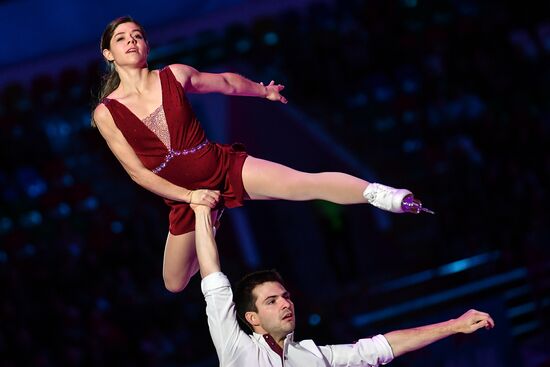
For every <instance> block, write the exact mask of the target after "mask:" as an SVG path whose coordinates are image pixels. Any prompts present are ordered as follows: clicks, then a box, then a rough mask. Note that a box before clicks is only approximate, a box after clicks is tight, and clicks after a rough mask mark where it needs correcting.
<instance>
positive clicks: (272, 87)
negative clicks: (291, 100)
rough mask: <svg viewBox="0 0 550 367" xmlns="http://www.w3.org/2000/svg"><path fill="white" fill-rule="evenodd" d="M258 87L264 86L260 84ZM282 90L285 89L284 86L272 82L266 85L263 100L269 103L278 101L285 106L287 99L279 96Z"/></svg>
mask: <svg viewBox="0 0 550 367" xmlns="http://www.w3.org/2000/svg"><path fill="white" fill-rule="evenodd" d="M260 85H264V83H262V82H260ZM283 89H285V86H284V85H282V84H275V81H273V80H272V81H271V82H270V83H269V84H268V85H265V90H266V91H267V94H266V96H265V98H267V99H269V100H270V101H275V102H277V101H278V102H281V103H285V104H286V103H287V102H288V101H287V99H286V98H285V97H284V96H282V95H281V91H282V90H283Z"/></svg>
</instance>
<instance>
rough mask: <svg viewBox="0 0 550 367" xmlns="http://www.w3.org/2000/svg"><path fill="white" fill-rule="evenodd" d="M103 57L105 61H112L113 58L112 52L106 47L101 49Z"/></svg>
mask: <svg viewBox="0 0 550 367" xmlns="http://www.w3.org/2000/svg"><path fill="white" fill-rule="evenodd" d="M103 57H104V58H105V60H107V61H113V60H114V59H115V58H114V57H113V54H112V53H111V51H109V50H108V49H104V50H103Z"/></svg>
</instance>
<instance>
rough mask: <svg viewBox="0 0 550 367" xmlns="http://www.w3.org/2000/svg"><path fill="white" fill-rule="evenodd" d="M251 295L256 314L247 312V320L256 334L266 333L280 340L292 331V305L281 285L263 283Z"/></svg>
mask: <svg viewBox="0 0 550 367" xmlns="http://www.w3.org/2000/svg"><path fill="white" fill-rule="evenodd" d="M253 294H254V295H255V296H256V308H257V309H258V312H247V314H248V315H247V319H248V320H249V322H250V323H251V324H252V325H253V326H254V330H255V331H256V332H257V333H259V334H266V333H268V334H270V335H271V336H272V337H273V338H275V339H276V340H280V339H284V338H285V337H286V336H287V335H288V334H290V333H291V332H293V331H294V327H295V326H296V320H295V318H294V304H293V303H292V301H291V300H290V294H289V293H288V292H287V290H286V289H285V288H284V287H283V286H282V285H281V283H279V282H266V283H263V284H261V285H258V286H256V288H254V290H253Z"/></svg>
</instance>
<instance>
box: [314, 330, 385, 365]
mask: <svg viewBox="0 0 550 367" xmlns="http://www.w3.org/2000/svg"><path fill="white" fill-rule="evenodd" d="M319 349H320V350H321V352H322V353H323V354H324V355H325V357H326V358H327V360H328V361H329V362H330V365H331V366H334V367H340V366H357V367H359V366H362V367H368V366H372V367H375V366H379V365H384V364H387V363H389V362H391V361H392V360H393V352H392V349H391V346H390V344H389V343H388V341H387V340H386V338H385V337H384V336H383V335H376V336H374V337H372V338H365V339H360V340H359V341H358V342H356V343H355V344H339V345H327V346H322V347H319Z"/></svg>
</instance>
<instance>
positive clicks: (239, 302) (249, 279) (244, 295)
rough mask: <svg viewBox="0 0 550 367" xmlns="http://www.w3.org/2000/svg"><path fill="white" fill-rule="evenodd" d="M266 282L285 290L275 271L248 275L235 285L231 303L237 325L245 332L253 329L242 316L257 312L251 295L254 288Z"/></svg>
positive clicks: (253, 297)
mask: <svg viewBox="0 0 550 367" xmlns="http://www.w3.org/2000/svg"><path fill="white" fill-rule="evenodd" d="M267 282H277V283H280V284H281V285H282V286H283V287H285V288H286V286H285V283H284V281H283V278H282V277H281V275H280V274H279V273H278V272H277V271H276V270H261V271H256V272H254V273H250V274H248V275H246V276H245V277H244V278H242V279H241V280H239V281H238V282H237V284H235V287H234V291H233V301H234V302H235V309H236V311H237V318H238V321H239V325H240V326H241V329H243V330H244V331H245V332H248V331H249V330H252V331H253V329H252V326H251V325H250V324H249V323H248V322H247V321H246V318H245V317H244V315H245V314H246V313H247V312H249V311H253V312H258V308H257V307H256V296H255V295H254V293H253V291H254V288H256V287H257V286H259V285H261V284H264V283H267Z"/></svg>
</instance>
